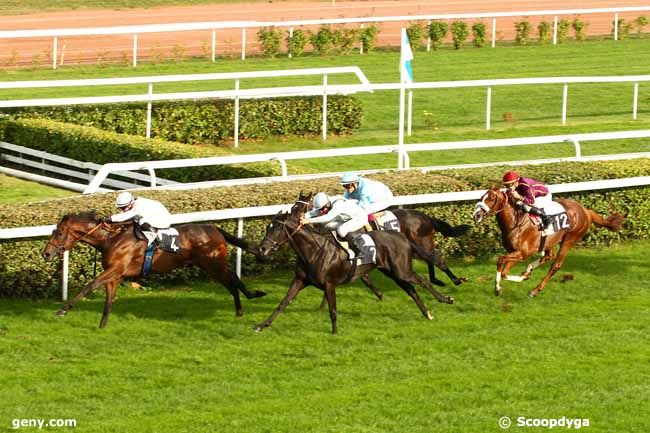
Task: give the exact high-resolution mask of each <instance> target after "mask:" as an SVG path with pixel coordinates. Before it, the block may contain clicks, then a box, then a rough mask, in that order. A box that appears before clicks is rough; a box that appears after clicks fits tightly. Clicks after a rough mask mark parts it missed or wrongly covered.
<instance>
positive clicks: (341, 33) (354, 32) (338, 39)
mask: <svg viewBox="0 0 650 433" xmlns="http://www.w3.org/2000/svg"><path fill="white" fill-rule="evenodd" d="M358 40H359V30H358V29H345V28H342V29H336V30H335V31H334V36H333V44H334V46H335V47H336V48H337V50H338V52H339V54H342V55H347V54H350V53H351V52H352V50H354V44H355V42H357V41H358Z"/></svg>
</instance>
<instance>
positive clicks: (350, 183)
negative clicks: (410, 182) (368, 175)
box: [339, 173, 393, 222]
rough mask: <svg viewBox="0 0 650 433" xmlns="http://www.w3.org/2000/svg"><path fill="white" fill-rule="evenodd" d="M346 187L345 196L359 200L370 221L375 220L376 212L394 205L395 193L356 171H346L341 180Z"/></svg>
mask: <svg viewBox="0 0 650 433" xmlns="http://www.w3.org/2000/svg"><path fill="white" fill-rule="evenodd" d="M339 183H340V184H341V185H342V186H343V188H344V189H345V193H344V194H343V197H345V198H347V199H354V200H357V201H358V202H359V206H361V207H362V208H363V209H364V210H365V211H366V215H368V222H372V221H374V220H375V213H377V212H381V211H383V210H385V209H387V208H388V207H390V206H392V205H393V193H392V192H391V190H390V189H389V188H388V187H387V186H386V185H384V184H383V183H381V182H379V181H376V180H372V179H364V178H362V177H361V176H359V175H358V174H356V173H346V174H344V175H343V176H342V177H341V180H340V182H339Z"/></svg>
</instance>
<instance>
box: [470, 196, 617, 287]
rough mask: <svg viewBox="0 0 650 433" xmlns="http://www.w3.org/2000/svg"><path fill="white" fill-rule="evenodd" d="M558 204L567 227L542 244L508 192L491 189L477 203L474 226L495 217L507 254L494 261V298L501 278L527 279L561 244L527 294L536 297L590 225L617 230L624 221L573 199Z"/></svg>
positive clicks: (533, 225)
mask: <svg viewBox="0 0 650 433" xmlns="http://www.w3.org/2000/svg"><path fill="white" fill-rule="evenodd" d="M558 202H559V203H560V204H561V205H562V206H563V207H564V209H565V210H566V213H567V216H568V228H566V229H562V230H559V231H557V232H555V233H553V234H550V235H548V236H547V237H546V240H545V241H542V236H541V232H540V230H539V228H538V227H537V225H536V224H535V223H533V222H532V221H531V220H530V218H529V216H528V214H527V213H526V212H524V211H523V210H521V209H519V208H518V207H517V206H516V205H515V199H514V198H513V196H512V195H511V194H510V193H509V192H506V191H504V190H503V189H499V188H497V187H494V188H492V189H490V190H488V191H487V192H486V193H485V194H484V195H483V197H482V198H481V200H480V201H479V202H478V203H477V204H476V210H475V211H474V213H473V214H472V218H473V219H474V221H475V222H476V223H480V222H481V221H483V220H484V219H485V218H486V217H488V216H491V215H496V219H497V222H498V224H499V228H500V229H501V235H502V244H503V247H504V248H505V249H506V251H507V254H505V255H503V256H501V257H499V259H498V261H497V273H496V283H495V288H494V294H495V295H497V296H499V294H500V293H501V284H500V283H501V279H506V280H511V281H523V280H527V279H528V278H530V275H531V273H532V272H533V270H534V269H535V268H537V267H538V266H540V265H543V264H544V263H546V262H548V261H550V260H551V259H552V258H553V249H554V247H555V245H560V248H559V250H558V253H557V258H556V259H555V262H554V263H553V265H552V266H551V269H550V270H549V271H548V273H547V274H546V276H545V277H544V278H543V279H542V281H541V282H540V283H539V284H538V285H537V286H536V287H535V288H534V289H533V290H531V291H530V292H529V293H528V296H530V297H534V296H537V294H538V293H539V292H541V291H542V289H544V286H546V284H547V283H548V281H549V280H550V279H551V277H553V275H554V274H555V273H556V272H557V271H558V270H559V269H560V267H561V266H562V263H563V262H564V258H565V257H566V255H567V253H568V252H569V250H570V249H571V248H573V246H574V245H575V244H576V243H577V242H579V241H580V240H581V239H582V238H583V237H584V235H585V234H586V233H587V231H589V228H590V227H591V224H592V223H593V224H595V225H596V226H597V227H605V228H607V229H608V230H611V231H618V230H620V228H621V225H622V224H623V221H624V220H625V217H624V216H622V215H620V214H613V215H611V216H609V217H607V218H603V217H602V216H601V215H599V214H597V213H596V212H594V211H593V210H591V209H587V208H586V207H584V206H582V205H581V204H580V203H578V202H576V201H574V200H569V199H561V200H558ZM540 251H541V252H542V257H541V258H540V259H538V260H536V261H534V262H532V263H530V264H529V265H528V267H527V268H526V270H525V271H524V272H523V273H522V274H521V276H509V275H508V273H509V272H510V269H511V268H512V267H513V266H514V265H515V264H516V263H518V262H521V261H524V260H526V259H527V258H528V257H530V256H532V255H533V254H535V253H536V252H540Z"/></svg>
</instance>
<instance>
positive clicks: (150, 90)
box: [147, 83, 153, 138]
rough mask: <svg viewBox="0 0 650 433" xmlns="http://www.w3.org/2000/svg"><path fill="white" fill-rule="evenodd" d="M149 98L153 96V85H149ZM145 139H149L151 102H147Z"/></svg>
mask: <svg viewBox="0 0 650 433" xmlns="http://www.w3.org/2000/svg"><path fill="white" fill-rule="evenodd" d="M147 93H148V94H149V96H151V95H153V83H149V91H148V92H147ZM147 138H151V100H149V102H147Z"/></svg>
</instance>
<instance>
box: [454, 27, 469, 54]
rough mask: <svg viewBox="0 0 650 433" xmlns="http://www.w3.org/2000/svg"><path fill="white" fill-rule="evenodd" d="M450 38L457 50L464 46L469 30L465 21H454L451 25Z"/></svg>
mask: <svg viewBox="0 0 650 433" xmlns="http://www.w3.org/2000/svg"><path fill="white" fill-rule="evenodd" d="M451 36H452V39H453V40H454V48H455V49H457V50H459V49H461V48H462V47H463V45H465V41H466V40H467V36H469V30H468V28H467V23H466V22H465V21H454V22H453V23H451Z"/></svg>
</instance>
